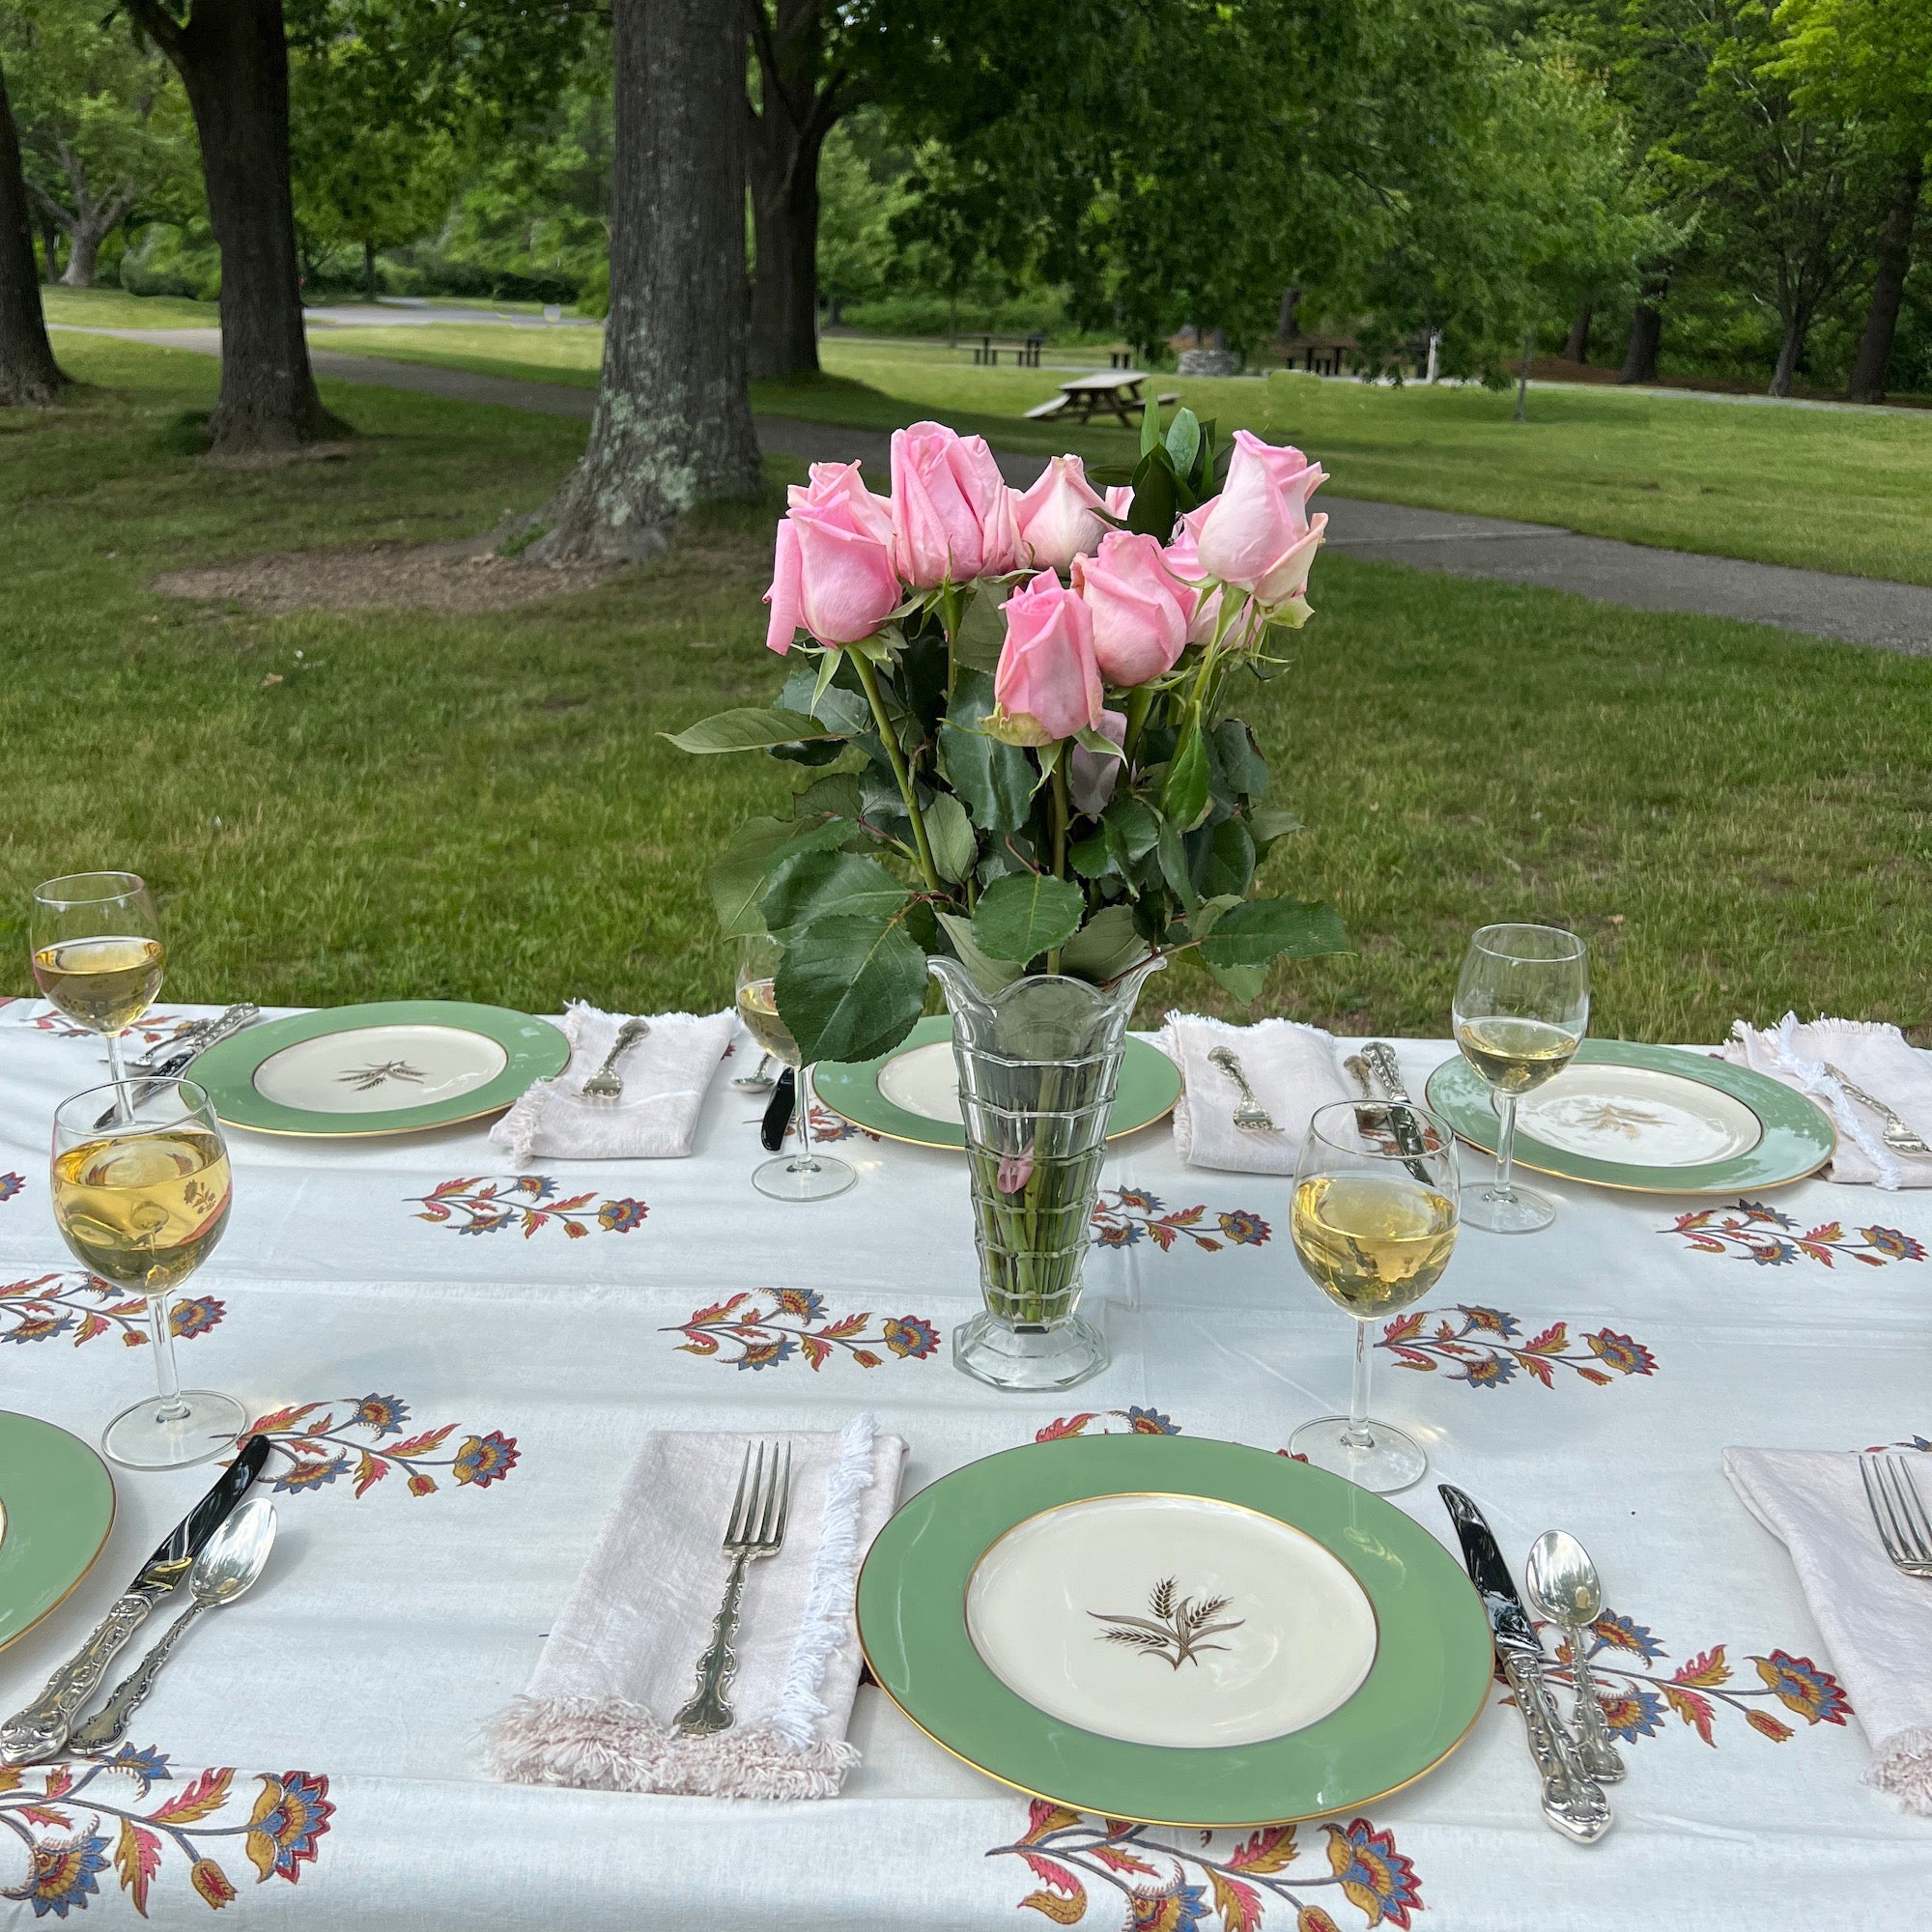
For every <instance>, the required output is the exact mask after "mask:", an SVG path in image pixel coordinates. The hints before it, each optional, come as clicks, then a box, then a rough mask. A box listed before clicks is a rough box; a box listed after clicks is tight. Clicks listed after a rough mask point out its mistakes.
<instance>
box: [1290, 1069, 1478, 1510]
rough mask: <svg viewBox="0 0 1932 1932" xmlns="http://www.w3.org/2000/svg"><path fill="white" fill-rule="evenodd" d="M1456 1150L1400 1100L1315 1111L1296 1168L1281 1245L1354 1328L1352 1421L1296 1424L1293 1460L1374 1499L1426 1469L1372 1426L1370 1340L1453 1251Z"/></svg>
mask: <svg viewBox="0 0 1932 1932" xmlns="http://www.w3.org/2000/svg"><path fill="white" fill-rule="evenodd" d="M1460 1191H1461V1190H1460V1187H1459V1185H1458V1178H1457V1171H1456V1139H1455V1136H1454V1135H1453V1134H1452V1133H1450V1131H1449V1130H1448V1128H1447V1127H1445V1126H1444V1125H1442V1123H1441V1122H1439V1121H1437V1120H1436V1119H1435V1116H1434V1115H1432V1114H1430V1113H1428V1112H1427V1111H1425V1110H1424V1109H1423V1108H1421V1107H1418V1106H1416V1105H1415V1104H1414V1103H1413V1102H1412V1101H1409V1100H1390V1101H1388V1102H1387V1103H1386V1104H1383V1103H1380V1102H1378V1103H1377V1104H1375V1105H1373V1106H1367V1105H1363V1104H1362V1103H1360V1102H1358V1101H1354V1100H1337V1101H1334V1102H1331V1103H1330V1104H1329V1105H1328V1106H1325V1107H1318V1108H1317V1109H1316V1111H1315V1116H1314V1118H1313V1119H1312V1120H1311V1121H1310V1122H1309V1123H1308V1134H1307V1137H1306V1138H1305V1139H1304V1140H1303V1141H1302V1143H1301V1156H1300V1158H1299V1159H1298V1160H1297V1161H1296V1162H1295V1165H1294V1202H1293V1207H1292V1208H1291V1209H1290V1210H1289V1233H1290V1236H1291V1237H1292V1238H1293V1242H1294V1252H1295V1254H1296V1255H1297V1256H1298V1257H1299V1258H1300V1261H1301V1265H1302V1266H1303V1267H1304V1268H1306V1269H1307V1270H1308V1273H1309V1274H1310V1276H1311V1277H1312V1278H1313V1279H1314V1282H1315V1285H1316V1287H1317V1288H1319V1289H1320V1290H1321V1293H1323V1294H1325V1295H1326V1296H1327V1297H1328V1298H1329V1300H1330V1301H1333V1302H1335V1303H1336V1304H1338V1305H1339V1306H1340V1307H1342V1308H1344V1309H1346V1310H1347V1311H1348V1312H1349V1313H1350V1315H1352V1316H1353V1317H1354V1318H1355V1377H1354V1384H1353V1389H1352V1392H1351V1394H1350V1402H1349V1413H1348V1414H1347V1415H1346V1416H1342V1415H1324V1416H1321V1418H1319V1419H1318V1420H1317V1421H1314V1422H1304V1423H1303V1424H1302V1425H1301V1427H1300V1428H1299V1429H1297V1430H1296V1431H1295V1432H1294V1434H1293V1436H1291V1437H1290V1438H1289V1445H1288V1446H1289V1448H1290V1450H1291V1451H1292V1452H1293V1454H1294V1455H1297V1456H1302V1457H1305V1458H1306V1459H1307V1460H1308V1461H1309V1462H1310V1463H1314V1464H1315V1466H1316V1467H1317V1468H1318V1469H1327V1470H1330V1471H1331V1472H1332V1473H1334V1474H1335V1475H1338V1476H1346V1477H1348V1479H1349V1480H1350V1482H1351V1483H1354V1484H1356V1485H1358V1486H1359V1487H1360V1488H1362V1489H1365V1490H1373V1491H1374V1492H1376V1494H1378V1495H1387V1494H1389V1493H1390V1492H1393V1491H1395V1490H1406V1489H1407V1488H1408V1486H1409V1485H1410V1484H1411V1483H1413V1482H1415V1481H1416V1480H1417V1479H1418V1478H1419V1477H1420V1476H1421V1474H1422V1472H1423V1470H1425V1469H1426V1468H1428V1466H1429V1458H1428V1457H1427V1456H1426V1455H1425V1454H1424V1453H1423V1450H1422V1448H1421V1446H1420V1445H1419V1444H1417V1443H1415V1442H1413V1441H1411V1440H1410V1439H1409V1438H1408V1437H1407V1436H1406V1435H1404V1434H1403V1433H1402V1431H1401V1430H1399V1429H1392V1428H1391V1427H1390V1426H1389V1425H1388V1424H1387V1423H1386V1422H1376V1421H1373V1420H1372V1419H1371V1418H1370V1415H1369V1350H1370V1348H1371V1346H1372V1344H1371V1343H1370V1340H1369V1330H1370V1327H1371V1326H1372V1324H1373V1323H1375V1322H1376V1321H1378V1320H1379V1319H1380V1318H1381V1317H1382V1316H1384V1315H1393V1314H1396V1313H1398V1312H1399V1311H1400V1310H1402V1309H1405V1308H1406V1307H1408V1306H1409V1305H1410V1303H1412V1302H1416V1301H1420V1300H1421V1299H1422V1297H1423V1296H1424V1295H1425V1294H1427V1293H1429V1291H1430V1290H1431V1289H1432V1288H1434V1287H1435V1283H1436V1281H1437V1280H1438V1279H1439V1278H1440V1276H1441V1273H1442V1270H1443V1269H1444V1268H1445V1267H1447V1266H1448V1265H1449V1257H1450V1255H1451V1254H1452V1253H1453V1252H1454V1250H1455V1247H1456V1226H1457V1203H1458V1198H1459V1195H1460Z"/></svg>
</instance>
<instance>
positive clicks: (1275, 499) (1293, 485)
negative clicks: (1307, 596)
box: [1195, 429, 1328, 605]
mask: <svg viewBox="0 0 1932 1932" xmlns="http://www.w3.org/2000/svg"><path fill="white" fill-rule="evenodd" d="M1325 480H1326V479H1325V477H1324V475H1323V472H1322V469H1321V465H1320V464H1319V463H1310V462H1309V460H1308V459H1307V458H1306V457H1305V456H1303V455H1302V453H1301V452H1300V450H1298V449H1281V448H1277V447H1276V446H1275V445H1274V444H1272V443H1267V442H1264V441H1263V440H1262V439H1261V438H1260V437H1258V436H1256V435H1254V434H1253V432H1252V431H1249V430H1244V429H1237V430H1236V432H1235V455H1234V460H1233V461H1232V462H1231V463H1230V464H1229V465H1228V480H1227V482H1226V484H1225V485H1224V486H1223V487H1222V490H1221V494H1220V496H1218V497H1215V499H1214V500H1213V502H1212V503H1211V504H1208V505H1205V506H1204V507H1205V508H1206V509H1207V511H1208V514H1207V515H1206V516H1205V517H1203V518H1202V520H1201V523H1200V526H1199V527H1198V528H1197V530H1196V532H1195V536H1196V541H1197V545H1198V548H1199V553H1200V557H1201V563H1202V566H1203V568H1204V570H1205V571H1206V573H1207V574H1208V576H1209V577H1218V578H1220V579H1221V581H1222V582H1224V583H1232V584H1234V585H1235V586H1236V588H1237V589H1241V590H1247V591H1251V592H1253V594H1254V596H1255V598H1256V600H1257V601H1258V602H1259V603H1261V604H1264V605H1273V604H1283V603H1286V602H1287V601H1288V599H1290V598H1291V597H1293V596H1296V595H1298V594H1299V592H1300V591H1301V589H1302V587H1303V586H1304V585H1305V584H1306V583H1307V582H1308V566H1309V563H1310V561H1311V560H1312V559H1313V557H1314V554H1315V552H1316V550H1317V549H1318V548H1319V547H1320V545H1321V532H1322V530H1323V529H1325V528H1326V527H1327V523H1328V519H1327V518H1326V517H1317V518H1316V519H1314V521H1313V522H1311V521H1310V520H1309V515H1308V498H1309V497H1310V495H1311V494H1312V493H1313V492H1314V491H1315V490H1316V489H1317V488H1318V487H1319V486H1320V485H1321V483H1322V482H1324V481H1325Z"/></svg>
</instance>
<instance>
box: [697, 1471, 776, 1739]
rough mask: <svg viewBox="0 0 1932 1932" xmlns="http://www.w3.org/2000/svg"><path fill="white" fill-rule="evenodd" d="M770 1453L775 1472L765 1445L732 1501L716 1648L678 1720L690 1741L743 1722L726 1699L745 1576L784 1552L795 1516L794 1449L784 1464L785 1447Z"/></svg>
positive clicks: (741, 1474)
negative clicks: (767, 1558)
mask: <svg viewBox="0 0 1932 1932" xmlns="http://www.w3.org/2000/svg"><path fill="white" fill-rule="evenodd" d="M770 1447H771V1452H772V1460H771V1468H770V1470H769V1472H768V1471H767V1470H766V1467H765V1448H766V1445H765V1444H764V1443H762V1442H761V1443H759V1444H758V1459H757V1462H756V1463H755V1464H754V1463H753V1461H752V1451H751V1450H750V1449H749V1448H747V1449H746V1451H745V1466H744V1467H743V1468H742V1469H740V1470H739V1471H738V1493H737V1494H736V1495H735V1496H734V1497H732V1499H731V1515H730V1519H729V1520H727V1521H726V1523H725V1555H727V1556H728V1557H730V1559H731V1575H730V1577H728V1578H727V1579H726V1581H725V1601H724V1603H723V1604H722V1605H720V1606H719V1610H718V1615H717V1616H716V1617H715V1618H714V1619H713V1620H712V1625H711V1646H710V1648H709V1649H708V1650H706V1651H705V1653H704V1655H703V1656H702V1657H700V1658H699V1659H698V1660H697V1689H696V1691H694V1692H693V1693H692V1698H691V1702H690V1703H688V1704H687V1705H686V1706H685V1707H684V1709H683V1710H681V1711H680V1712H679V1713H678V1714H677V1716H676V1717H675V1718H674V1719H672V1722H673V1723H674V1724H675V1725H676V1727H677V1729H678V1731H679V1733H680V1734H681V1735H682V1736H684V1737H687V1738H702V1737H708V1736H710V1734H711V1733H712V1732H713V1731H728V1730H729V1729H730V1728H731V1726H732V1724H733V1723H735V1722H736V1721H737V1719H735V1718H733V1716H732V1715H731V1705H730V1702H729V1700H728V1699H727V1698H726V1696H725V1691H726V1690H727V1689H728V1688H729V1686H730V1683H731V1680H732V1678H733V1677H735V1676H736V1675H737V1674H738V1654H737V1652H736V1651H734V1650H733V1649H732V1648H731V1639H732V1637H733V1636H735V1635H736V1634H737V1631H738V1600H739V1598H740V1597H741V1596H742V1595H743V1594H744V1589H745V1571H746V1569H747V1568H748V1567H749V1566H750V1565H751V1564H753V1563H754V1562H756V1561H757V1559H758V1558H759V1557H760V1556H776V1555H777V1554H778V1553H779V1551H780V1550H781V1549H782V1548H784V1535H785V1519H786V1517H787V1516H789V1515H790V1513H791V1444H790V1443H789V1442H787V1443H786V1444H785V1446H784V1459H783V1462H782V1463H781V1462H780V1459H779V1445H778V1444H777V1443H776V1442H774V1443H772V1444H771V1445H770ZM748 1490H749V1492H750V1493H749V1495H748V1494H747V1491H748Z"/></svg>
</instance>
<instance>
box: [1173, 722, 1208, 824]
mask: <svg viewBox="0 0 1932 1932" xmlns="http://www.w3.org/2000/svg"><path fill="white" fill-rule="evenodd" d="M1211 803H1212V793H1211V792H1210V790H1209V788H1208V745H1207V741H1206V740H1205V739H1204V738H1203V737H1202V735H1201V721H1200V719H1198V718H1190V719H1189V720H1188V721H1187V728H1186V729H1185V730H1184V731H1183V732H1182V733H1181V734H1180V743H1179V746H1177V747H1176V749H1175V753H1174V762H1173V763H1172V764H1171V765H1169V766H1168V768H1167V782H1166V784H1165V785H1163V786H1162V787H1161V794H1160V809H1161V813H1162V815H1163V816H1164V817H1166V818H1167V819H1168V820H1169V822H1170V823H1172V825H1173V826H1174V828H1175V830H1176V831H1177V832H1192V831H1193V830H1194V828H1195V827H1196V826H1197V825H1199V824H1200V823H1201V821H1202V820H1203V819H1204V818H1206V817H1207V815H1208V806H1209V805H1210V804H1211Z"/></svg>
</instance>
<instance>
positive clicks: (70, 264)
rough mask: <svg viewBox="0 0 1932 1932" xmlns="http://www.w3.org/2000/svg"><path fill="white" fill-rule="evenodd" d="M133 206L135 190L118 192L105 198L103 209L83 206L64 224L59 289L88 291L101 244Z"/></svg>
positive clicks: (89, 202)
mask: <svg viewBox="0 0 1932 1932" xmlns="http://www.w3.org/2000/svg"><path fill="white" fill-rule="evenodd" d="M133 205H134V190H133V189H132V188H131V187H128V188H120V189H117V190H116V191H115V193H114V194H113V195H111V196H110V197H109V198H108V201H107V203H106V205H105V206H104V207H97V206H96V205H95V204H94V203H93V202H91V201H87V202H83V204H82V210H83V212H82V213H81V214H80V215H79V216H78V217H77V218H76V219H74V220H72V221H70V222H69V223H68V224H67V245H68V257H67V270H66V272H65V273H64V274H63V275H62V276H61V286H62V287H63V288H69V289H91V288H92V287H93V286H94V278H95V273H96V269H97V265H98V264H99V260H100V244H101V243H102V242H103V241H106V240H107V238H108V237H109V236H110V235H112V234H113V233H114V231H115V229H116V228H118V227H119V226H120V225H121V217H122V216H123V215H125V214H126V213H128V210H129V209H130V208H132V207H133Z"/></svg>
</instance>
